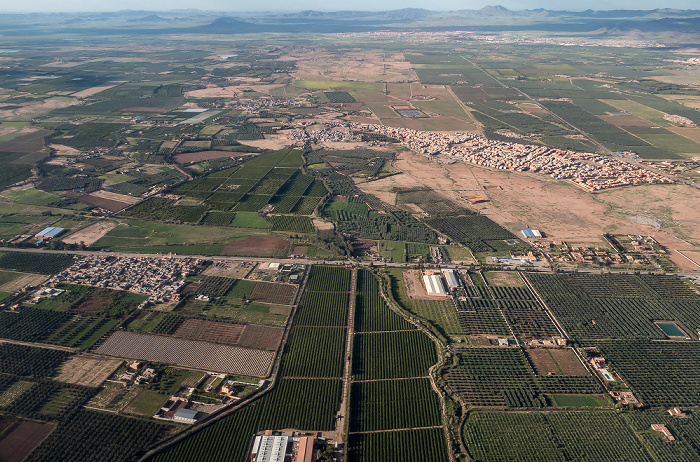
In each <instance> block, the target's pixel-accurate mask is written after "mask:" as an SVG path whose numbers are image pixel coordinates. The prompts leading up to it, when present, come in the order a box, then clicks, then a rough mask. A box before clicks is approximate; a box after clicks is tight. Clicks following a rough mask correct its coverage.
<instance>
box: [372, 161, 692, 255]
mask: <svg viewBox="0 0 700 462" xmlns="http://www.w3.org/2000/svg"><path fill="white" fill-rule="evenodd" d="M394 167H396V168H397V169H398V170H400V171H402V172H403V174H401V175H394V176H391V177H388V178H385V179H382V180H376V181H372V182H366V183H362V184H359V187H360V188H361V189H362V190H364V191H365V192H368V193H372V194H375V195H377V196H378V197H379V198H380V199H382V200H384V201H386V202H388V203H390V204H393V203H395V193H394V192H393V188H396V187H399V188H401V187H418V186H424V185H426V184H429V185H432V187H433V189H435V190H436V191H438V192H440V193H442V194H444V195H445V196H447V197H449V198H450V199H452V200H454V201H455V202H457V203H459V204H464V205H465V207H466V208H474V207H471V206H470V205H468V204H467V201H466V200H465V198H469V197H477V196H479V197H484V196H485V197H486V198H487V199H488V200H489V202H486V203H483V204H479V207H478V210H479V211H480V212H481V213H483V214H485V215H486V216H488V217H489V218H491V219H492V220H494V221H496V222H497V223H499V224H501V225H504V226H505V227H506V228H508V229H510V230H511V231H515V232H517V231H518V230H520V229H524V228H523V227H527V226H529V227H532V228H537V229H542V230H543V231H544V232H546V233H547V235H548V236H549V237H550V238H552V239H562V240H571V241H580V242H590V241H599V240H600V236H601V235H602V234H603V233H606V232H615V233H620V234H627V233H630V234H639V233H644V228H643V226H642V225H639V224H636V223H633V222H632V221H631V218H632V217H634V216H636V215H639V214H642V215H649V214H651V215H652V216H654V217H658V218H659V219H660V221H661V222H662V223H665V224H664V227H663V228H662V230H663V231H665V232H667V233H669V234H671V235H672V236H676V237H683V238H686V239H687V240H689V241H691V242H698V243H700V226H698V225H697V224H698V223H700V209H699V208H698V207H697V205H696V204H697V203H698V200H699V199H700V191H698V190H697V189H694V188H692V187H690V186H687V185H650V186H634V187H628V188H618V189H612V190H608V191H604V192H602V193H597V194H590V193H587V192H585V191H582V190H581V189H579V188H577V187H576V186H574V185H573V184H571V183H569V182H566V181H556V180H553V179H549V178H547V177H541V176H535V175H532V174H525V173H517V172H507V171H502V170H490V169H487V168H484V167H480V166H475V165H471V164H466V163H459V162H458V163H455V164H452V165H444V164H440V163H436V162H433V161H431V160H429V159H428V158H427V157H426V156H423V155H418V154H415V153H413V152H411V151H404V152H402V153H400V154H399V155H398V160H397V161H396V162H394ZM669 215H670V217H671V218H672V220H667V219H666V218H667V217H668V216H669ZM666 223H668V225H667V224H666ZM679 232H680V234H679ZM644 234H650V233H644ZM686 236H687V237H686ZM670 244H671V245H677V244H678V242H675V243H674V242H670ZM684 245H685V246H686V247H685V248H692V247H693V246H692V244H687V243H686V244H684ZM672 248H675V247H672ZM681 249H683V247H681Z"/></svg>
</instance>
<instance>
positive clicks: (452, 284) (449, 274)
mask: <svg viewBox="0 0 700 462" xmlns="http://www.w3.org/2000/svg"><path fill="white" fill-rule="evenodd" d="M442 274H444V275H445V280H446V281H447V287H449V288H450V289H456V288H457V287H459V286H460V283H459V278H458V277H457V273H456V272H455V270H453V269H443V270H442Z"/></svg>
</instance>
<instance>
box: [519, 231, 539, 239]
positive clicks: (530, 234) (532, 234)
mask: <svg viewBox="0 0 700 462" xmlns="http://www.w3.org/2000/svg"><path fill="white" fill-rule="evenodd" d="M522 233H523V236H524V237H525V239H533V238H539V237H542V233H541V232H540V231H539V230H537V229H523V230H522Z"/></svg>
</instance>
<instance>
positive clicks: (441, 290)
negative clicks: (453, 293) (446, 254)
mask: <svg viewBox="0 0 700 462" xmlns="http://www.w3.org/2000/svg"><path fill="white" fill-rule="evenodd" d="M423 282H424V283H425V289H426V290H427V291H428V295H447V290H445V284H444V283H443V282H442V278H441V277H440V275H439V274H424V275H423Z"/></svg>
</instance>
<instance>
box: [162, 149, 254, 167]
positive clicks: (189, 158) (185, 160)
mask: <svg viewBox="0 0 700 462" xmlns="http://www.w3.org/2000/svg"><path fill="white" fill-rule="evenodd" d="M248 154H253V153H252V152H231V151H199V152H185V153H183V154H177V155H175V157H173V159H174V160H175V162H177V163H178V164H190V163H192V162H201V161H203V160H209V159H220V158H222V157H239V156H245V155H248Z"/></svg>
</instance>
